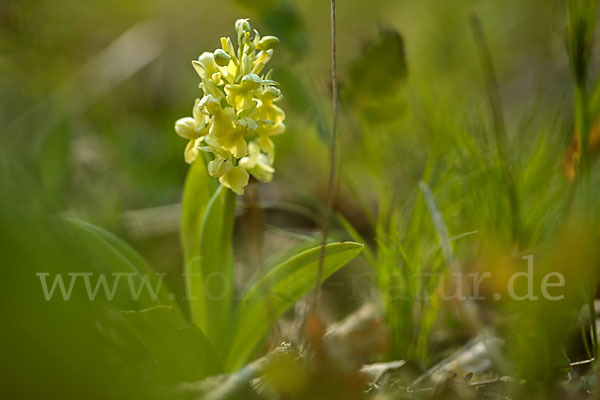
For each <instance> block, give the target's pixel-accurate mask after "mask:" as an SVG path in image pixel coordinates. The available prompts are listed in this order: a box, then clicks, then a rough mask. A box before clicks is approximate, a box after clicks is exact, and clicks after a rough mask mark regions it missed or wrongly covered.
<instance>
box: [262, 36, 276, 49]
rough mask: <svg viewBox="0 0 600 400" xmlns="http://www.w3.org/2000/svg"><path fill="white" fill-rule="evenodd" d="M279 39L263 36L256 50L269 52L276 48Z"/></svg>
mask: <svg viewBox="0 0 600 400" xmlns="http://www.w3.org/2000/svg"><path fill="white" fill-rule="evenodd" d="M278 44H279V39H278V38H277V37H275V36H263V38H262V39H260V41H259V42H258V48H259V49H260V50H271V49H274V48H275V47H277V45H278Z"/></svg>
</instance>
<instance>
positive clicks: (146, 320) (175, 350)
mask: <svg viewBox="0 0 600 400" xmlns="http://www.w3.org/2000/svg"><path fill="white" fill-rule="evenodd" d="M122 315H123V317H124V319H125V321H126V323H127V325H128V326H129V328H130V329H131V331H132V332H133V333H134V335H135V336H136V337H137V338H138V339H139V340H140V341H141V342H142V344H143V345H144V347H145V348H146V349H147V350H148V352H149V353H150V355H151V356H152V358H153V359H154V361H156V364H154V365H153V366H154V367H156V368H157V375H158V376H159V377H160V379H165V381H167V382H183V381H196V380H200V379H203V378H205V377H207V376H210V375H216V374H219V373H222V372H223V369H222V367H221V365H220V362H219V359H218V357H217V356H216V355H215V352H214V350H213V348H212V346H211V344H210V342H209V341H208V339H207V338H206V337H205V336H204V334H203V333H202V331H201V330H200V329H199V328H198V327H197V326H196V325H194V324H192V325H191V326H187V327H183V326H182V325H181V321H179V320H178V317H177V314H176V311H175V310H174V309H173V308H172V307H166V306H158V307H154V308H150V309H146V310H142V311H123V312H122Z"/></svg>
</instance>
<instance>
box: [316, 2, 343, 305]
mask: <svg viewBox="0 0 600 400" xmlns="http://www.w3.org/2000/svg"><path fill="white" fill-rule="evenodd" d="M336 44H337V42H336V23H335V0H331V88H332V93H333V94H332V102H333V126H332V130H331V143H330V153H329V182H328V184H327V204H326V206H325V213H324V215H323V237H322V240H321V254H320V256H319V269H318V271H317V281H316V283H315V293H314V302H313V312H316V310H317V305H318V302H319V292H320V290H321V277H322V275H323V264H324V263H325V248H326V247H325V245H326V244H327V236H328V235H329V228H330V222H331V221H330V219H331V217H330V215H331V209H332V208H333V199H334V186H335V172H336V171H335V169H336V168H335V167H336V161H337V108H338V86H337V49H336Z"/></svg>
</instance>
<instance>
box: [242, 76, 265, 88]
mask: <svg viewBox="0 0 600 400" xmlns="http://www.w3.org/2000/svg"><path fill="white" fill-rule="evenodd" d="M261 83H262V79H260V76H258V75H256V74H247V75H244V77H243V78H242V84H244V85H245V86H248V87H253V88H257V87H258V86H259V85H260V84H261Z"/></svg>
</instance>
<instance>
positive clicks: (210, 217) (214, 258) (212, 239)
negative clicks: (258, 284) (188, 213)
mask: <svg viewBox="0 0 600 400" xmlns="http://www.w3.org/2000/svg"><path fill="white" fill-rule="evenodd" d="M234 217H235V194H234V193H233V192H232V191H231V190H229V189H227V188H225V187H223V186H219V188H218V189H217V191H216V192H215V193H214V195H213V197H212V198H211V199H210V202H209V203H208V207H207V208H206V212H205V214H204V218H203V220H202V229H201V235H200V250H199V253H198V256H197V259H196V260H197V262H193V263H192V267H195V268H197V266H198V265H199V266H200V270H199V271H198V272H199V275H198V276H195V277H194V278H193V279H194V280H193V281H192V283H193V284H192V286H191V291H190V300H191V306H192V316H193V321H194V322H195V323H196V324H197V325H198V326H199V327H200V328H201V329H202V330H203V331H204V332H205V334H206V335H207V336H208V338H209V339H210V340H211V341H213V343H217V341H218V340H217V339H218V338H219V337H220V335H221V334H222V329H223V328H224V326H225V324H226V322H227V320H228V319H229V317H230V314H231V313H230V311H231V310H230V308H231V299H232V295H233V285H234V283H233V242H232V241H233V224H234ZM199 283H201V286H197V285H198V284H199Z"/></svg>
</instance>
